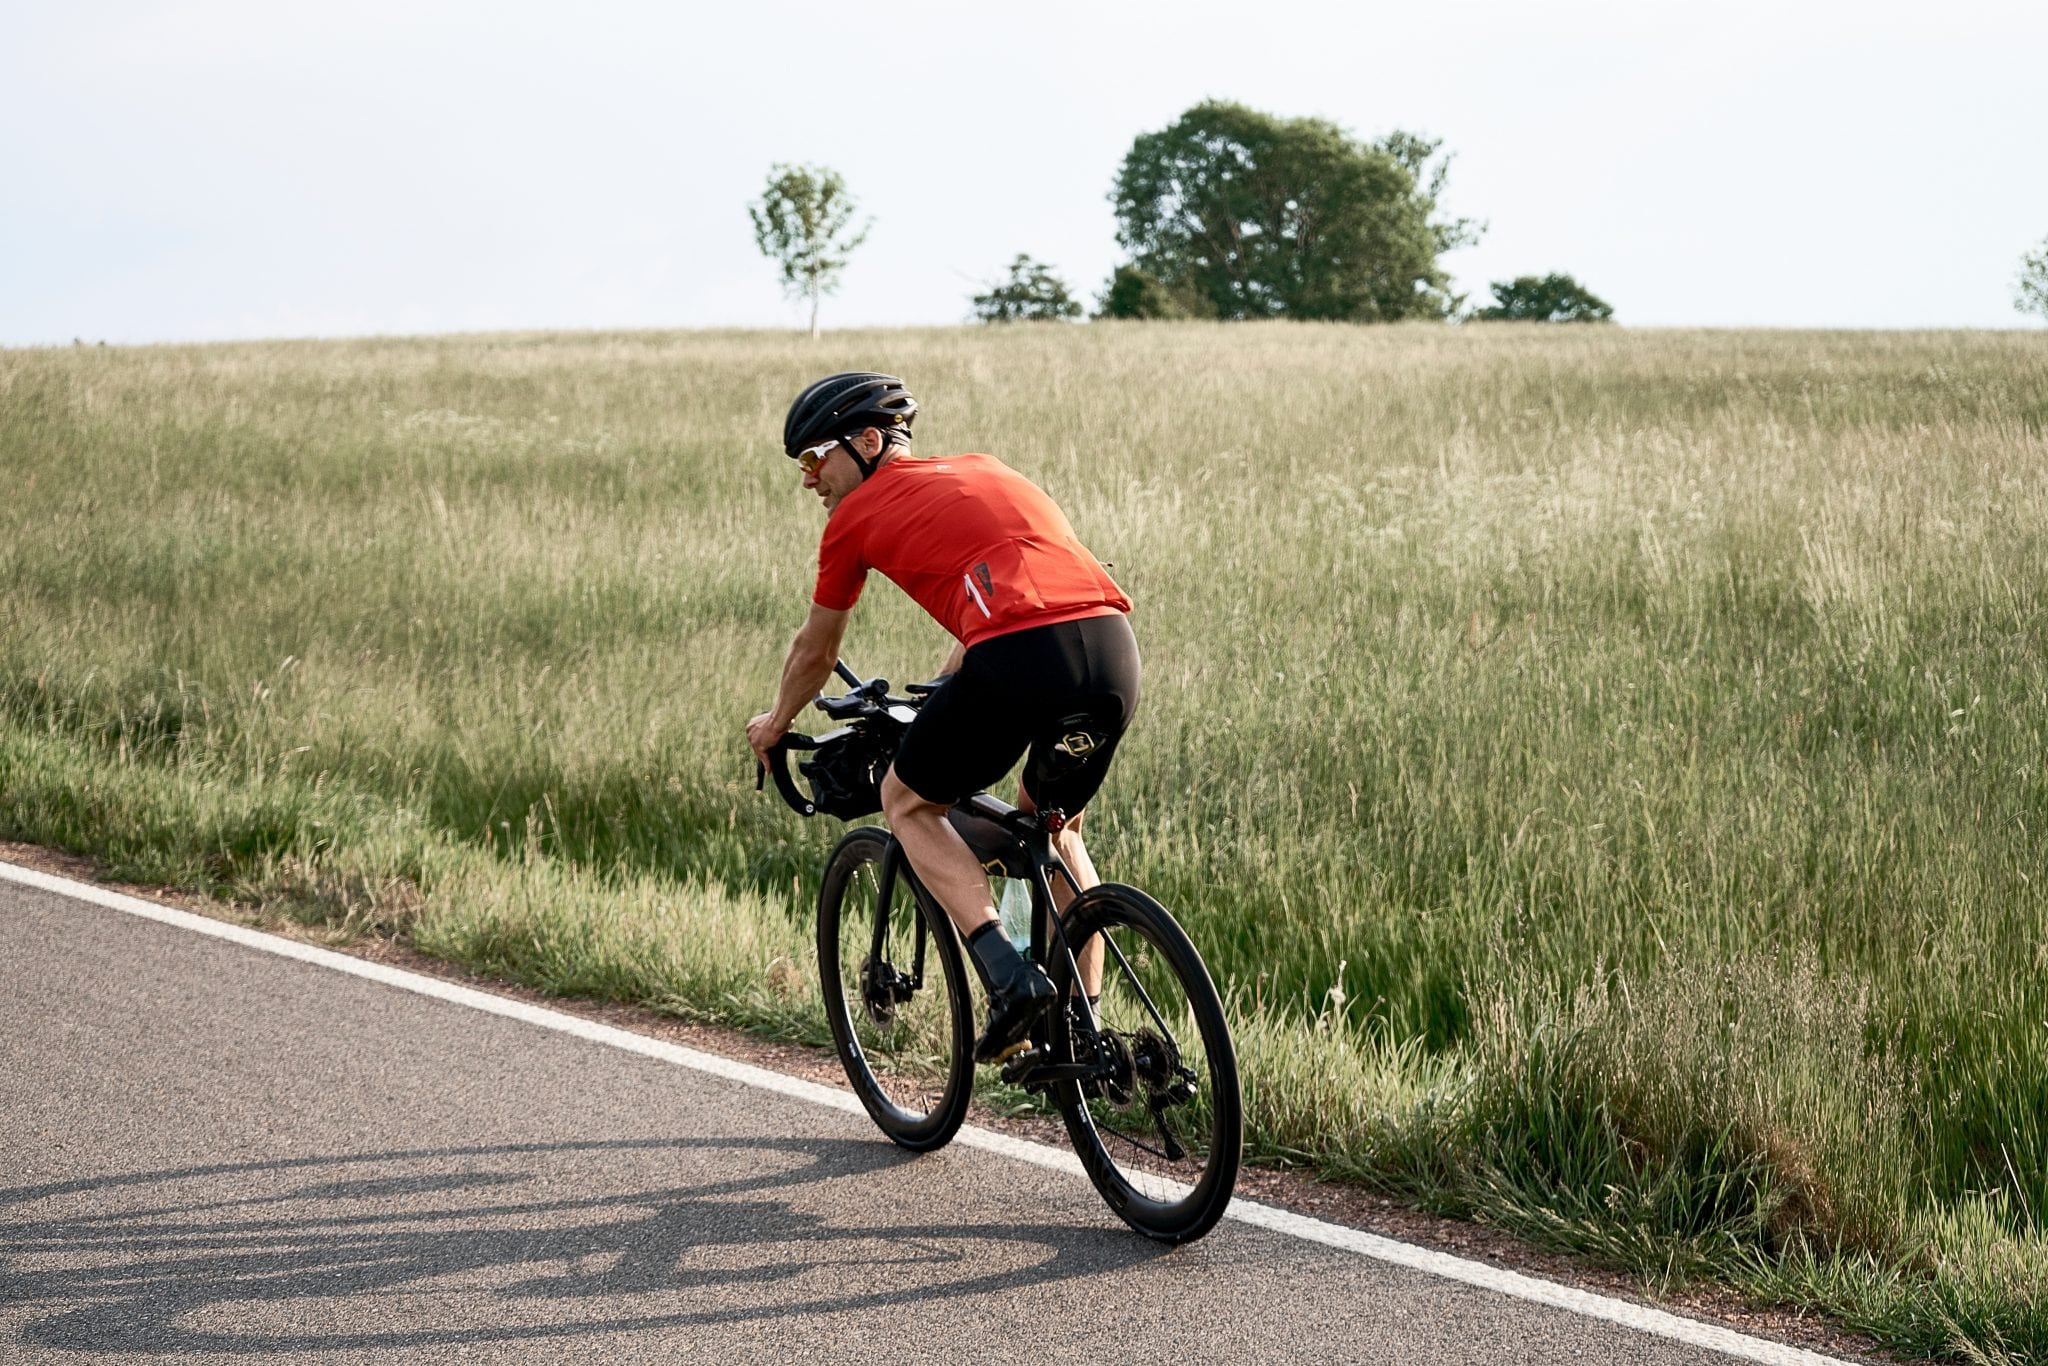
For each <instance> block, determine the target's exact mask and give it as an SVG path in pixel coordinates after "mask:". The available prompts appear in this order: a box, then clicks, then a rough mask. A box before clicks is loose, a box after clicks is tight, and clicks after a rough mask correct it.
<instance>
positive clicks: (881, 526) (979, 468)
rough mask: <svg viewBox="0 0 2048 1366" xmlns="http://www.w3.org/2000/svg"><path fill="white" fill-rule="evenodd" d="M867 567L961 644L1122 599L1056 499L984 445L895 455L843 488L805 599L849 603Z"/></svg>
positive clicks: (1109, 606)
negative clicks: (978, 449)
mask: <svg viewBox="0 0 2048 1366" xmlns="http://www.w3.org/2000/svg"><path fill="white" fill-rule="evenodd" d="M871 569H872V570H875V571H877V572H879V573H880V574H881V575H882V576H883V577H885V578H887V579H888V580H889V581H890V582H892V583H894V584H895V585H896V586H897V587H899V588H901V589H902V590H903V591H904V592H906V593H908V594H909V595H910V596H911V598H912V599H914V600H915V601H916V603H917V605H918V606H920V607H922V608H924V610H925V611H927V612H929V613H931V614H932V616H933V617H934V618H935V619H936V620H937V621H938V623H939V624H940V625H941V626H944V627H945V628H946V629H947V630H948V631H951V632H952V633H953V636H954V638H955V639H957V640H959V641H960V642H961V643H962V644H964V645H975V644H978V643H979V642H981V641H984V640H987V639H989V638H990V637H991V636H1000V635H1005V634H1007V633H1008V632H1011V631H1020V630H1023V629H1024V628H1025V627H1028V626H1051V625H1053V624H1055V623H1057V622H1062V621H1079V620H1081V619H1082V618H1083V617H1099V616H1108V615H1109V614H1110V613H1112V612H1128V611H1130V610H1131V600H1130V599H1129V598H1127V597H1125V596H1124V593H1123V590H1122V589H1120V588H1118V587H1117V586H1116V584H1115V582H1113V581H1112V580H1111V579H1110V577H1109V575H1108V573H1107V572H1105V571H1104V569H1103V567H1102V566H1101V565H1100V564H1098V563H1097V562H1096V559H1095V557H1094V556H1093V555H1091V554H1089V553H1088V550H1087V548H1086V547H1085V546H1083V545H1082V544H1081V542H1080V540H1079V539H1077V538H1076V537H1075V535H1074V528H1073V527H1072V525H1070V524H1069V523H1068V521H1067V518H1066V514H1065V513H1063V512H1061V511H1060V509H1059V505H1058V504H1057V503H1055V502H1053V500H1052V499H1050V498H1048V497H1047V496H1046V495H1045V493H1044V491H1043V490H1041V489H1040V488H1039V487H1038V486H1037V485H1036V484H1034V483H1032V482H1031V481H1030V480H1029V479H1026V478H1025V477H1024V476H1023V475H1021V474H1019V473H1017V472H1016V471H1015V470H1013V469H1011V468H1010V467H1009V466H1007V465H1005V464H1003V463H1002V461H1000V460H997V459H996V458H995V457H994V456H992V455H947V456H937V457H933V458H928V459H912V458H910V457H908V456H901V455H899V456H897V457H896V458H895V459H894V460H891V461H889V463H888V464H886V465H884V466H882V468H880V469H879V470H876V471H875V472H874V474H872V475H871V476H869V478H868V479H867V481H866V482H865V483H863V484H862V485H861V486H860V487H859V488H857V489H855V490H853V492H851V493H849V494H847V495H846V496H845V497H844V498H842V499H840V500H839V506H838V507H836V508H834V509H833V510H832V515H831V516H830V517H829V518H827V519H826V522H825V535H824V538H823V539H822V540H821V541H819V543H818V588H817V591H816V592H815V593H813V594H812V595H811V597H812V601H814V602H816V603H817V604H818V605H819V606H820V607H825V608H829V609H831V610H832V611H835V612H843V611H846V610H847V609H848V608H850V607H852V606H853V605H854V603H856V602H858V601H859V600H860V590H861V587H862V586H863V585H864V584H865V583H866V581H867V575H868V571H869V570H871Z"/></svg>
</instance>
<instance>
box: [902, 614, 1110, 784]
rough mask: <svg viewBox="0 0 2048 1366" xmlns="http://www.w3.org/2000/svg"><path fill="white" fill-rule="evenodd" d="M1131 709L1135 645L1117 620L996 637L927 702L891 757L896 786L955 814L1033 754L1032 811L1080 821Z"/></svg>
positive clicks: (1029, 776) (1027, 780) (1028, 768)
mask: <svg viewBox="0 0 2048 1366" xmlns="http://www.w3.org/2000/svg"><path fill="white" fill-rule="evenodd" d="M1137 706H1138V639H1137V637H1136V636H1134V635H1133V634H1132V633H1131V624H1130V622H1129V621H1128V620H1127V619H1126V618H1125V617H1124V615H1123V613H1121V612H1117V613H1113V614H1111V615H1109V616H1101V617H1085V618H1083V619H1082V620H1080V621H1062V622H1057V623H1055V624H1053V625H1051V626H1032V627H1027V628H1025V629H1024V630H1022V631H1012V632H1009V633H1008V634H1006V635H1000V636H995V637H993V638H991V639H989V640H984V641H982V642H981V643H980V644H978V645H975V646H973V647H972V648H970V649H969V650H968V651H967V654H966V656H965V657H964V658H963V660H962V662H961V665H960V671H959V672H958V673H956V674H954V675H953V676H952V677H950V678H948V679H947V680H946V681H945V682H944V683H942V684H940V685H939V690H938V691H937V692H935V693H933V694H932V695H931V696H930V697H928V698H926V699H925V704H924V706H923V708H922V709H921V710H920V711H919V712H918V714H917V720H916V721H914V722H912V723H911V726H910V729H909V730H908V731H907V732H905V734H904V736H903V744H902V746H901V747H900V748H899V749H898V750H897V751H896V764H895V771H896V777H897V779H898V780H899V781H901V782H902V783H903V784H904V786H906V787H908V788H909V789H910V790H911V791H912V792H915V793H916V794H917V795H918V796H920V797H922V798H924V799H925V800H926V801H928V802H938V803H941V804H943V805H948V806H950V805H951V804H952V803H954V802H957V801H959V800H960V799H961V798H962V797H966V796H969V795H971V794H973V793H976V792H980V791H983V790H984V789H986V788H989V787H993V786H994V785H995V784H996V783H997V782H999V781H1000V780H1001V779H1002V776H1003V775H1004V774H1005V773H1008V772H1009V771H1010V768H1011V766H1012V765H1014V764H1015V763H1016V762H1017V758H1018V756H1019V755H1022V754H1024V753H1025V752H1026V751H1027V750H1028V751H1029V752H1030V758H1029V759H1028V760H1027V762H1026V763H1025V765H1024V790H1025V791H1026V792H1029V793H1030V794H1031V800H1032V801H1033V803H1034V804H1036V805H1037V807H1038V808H1039V809H1040V810H1046V809H1049V808H1053V807H1057V808H1059V809H1060V810H1062V811H1064V812H1066V813H1067V815H1068V816H1078V815H1079V814H1081V810H1082V808H1084V807H1086V806H1087V805H1088V800H1089V798H1091V797H1093V796H1094V795H1095V792H1096V789H1098V788H1100V787H1101V786H1102V779H1103V776H1104V775H1105V774H1107V773H1108V771H1109V761H1110V759H1111V758H1112V757H1114V756H1115V754H1116V746H1117V742H1118V741H1119V740H1121V739H1122V738H1123V734H1124V730H1125V728H1126V727H1128V726H1129V725H1130V723H1131V714H1132V713H1133V712H1134V711H1136V710H1137Z"/></svg>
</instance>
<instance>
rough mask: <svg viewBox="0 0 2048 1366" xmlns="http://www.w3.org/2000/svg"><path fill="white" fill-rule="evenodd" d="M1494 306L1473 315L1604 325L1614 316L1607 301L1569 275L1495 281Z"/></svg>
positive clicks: (1496, 319) (1489, 318)
mask: <svg viewBox="0 0 2048 1366" xmlns="http://www.w3.org/2000/svg"><path fill="white" fill-rule="evenodd" d="M1492 289H1493V307H1491V308H1482V309H1480V310H1479V311H1477V312H1476V313H1474V314H1473V315H1472V316H1473V317H1475V318H1479V319H1483V320H1485V321H1487V322H1514V321H1520V322H1538V323H1604V322H1606V321H1608V320H1609V319H1610V318H1612V317H1613V316H1614V309H1613V308H1612V307H1610V306H1609V305H1608V303H1607V301H1606V300H1605V299H1602V298H1601V297H1600V296H1599V295H1597V294H1595V293H1594V292H1593V291H1592V290H1590V289H1587V288H1586V287H1585V286H1584V285H1582V284H1580V283H1579V282H1578V281H1577V280H1574V279H1573V278H1572V277H1571V276H1569V275H1557V274H1552V275H1517V276H1516V277H1515V278H1514V279H1512V280H1495V281H1494V282H1493V285H1492Z"/></svg>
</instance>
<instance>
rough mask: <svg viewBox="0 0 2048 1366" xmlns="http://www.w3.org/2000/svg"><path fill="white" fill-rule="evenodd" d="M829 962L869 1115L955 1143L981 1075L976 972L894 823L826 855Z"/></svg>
mask: <svg viewBox="0 0 2048 1366" xmlns="http://www.w3.org/2000/svg"><path fill="white" fill-rule="evenodd" d="M892 851H893V858H892ZM892 863H893V865H894V869H893V876H892V875H891V871H890V865H891V864H892ZM885 883H886V884H888V886H887V887H886V889H885V886H884V884H885ZM885 890H886V892H887V895H886V897H885V896H884V892H885ZM818 969H819V974H820V977H821V979H822V985H823V988H824V999H825V1017H826V1019H827V1021H828V1022H829V1023H830V1024H831V1026H832V1042H833V1043H834V1045H835V1046H836V1047H837V1048H838V1050H839V1061H840V1062H841V1063H842V1064H843V1065H844V1066H845V1068H846V1078H847V1080H848V1081H850V1082H852V1083H853V1090H854V1094H856V1095H858V1096H859V1097H860V1101H861V1104H862V1105H864V1106H866V1107H867V1112H868V1114H869V1115H871V1116H872V1117H873V1118H874V1121H875V1123H876V1124H877V1125H879V1126H880V1127H881V1130H882V1132H883V1133H885V1134H887V1135H888V1136H889V1137H890V1138H892V1139H894V1140H895V1141H896V1142H898V1143H900V1144H902V1145H903V1146H904V1147H906V1148H909V1149H912V1150H913V1151H916V1152H926V1151H929V1150H930V1149H933V1148H938V1147H942V1146H944V1145H945V1144H946V1143H947V1142H948V1141H950V1140H951V1139H952V1137H953V1135H954V1134H955V1133H957V1132H958V1131H959V1128H960V1123H961V1121H962V1120H964V1119H965V1118H966V1117H967V1102H968V1098H969V1096H970V1094H971V1092H972V1090H973V1084H974V1019H973V1014H972V1009H973V1008H972V1003H971V1001H970V999H969V997H968V994H967V974H966V969H965V966H964V964H963V962H962V960H961V956H960V941H959V938H958V936H957V935H956V934H955V933H954V930H953V926H952V923H951V922H950V921H948V920H947V919H946V916H945V913H944V912H943V911H941V910H940V909H939V908H938V906H937V904H936V903H934V902H933V901H932V900H931V899H930V898H929V897H927V896H922V895H920V894H919V892H918V888H917V884H916V882H915V881H914V879H913V878H912V876H911V872H910V865H909V863H908V862H907V861H905V860H904V859H903V856H902V853H901V851H900V850H898V849H897V848H896V846H895V845H894V844H893V843H892V841H891V840H890V838H889V836H888V834H887V833H886V832H885V831H882V830H878V829H875V828H874V827H872V826H863V827H861V828H860V829H857V830H851V831H848V832H847V834H846V837H845V838H844V839H842V840H840V841H839V845H838V847H837V848H835V849H834V850H833V851H832V857H831V858H830V859H829V860H827V862H826V864H825V881H824V885H823V887H822V888H821V889H820V891H819V894H818Z"/></svg>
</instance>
